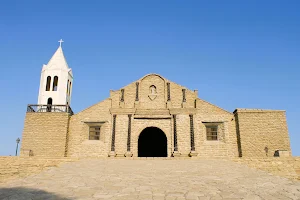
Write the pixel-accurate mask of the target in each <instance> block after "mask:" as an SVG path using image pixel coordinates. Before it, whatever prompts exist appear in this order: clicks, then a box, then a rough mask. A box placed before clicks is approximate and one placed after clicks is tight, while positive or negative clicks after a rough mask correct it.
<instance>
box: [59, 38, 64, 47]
mask: <svg viewBox="0 0 300 200" xmlns="http://www.w3.org/2000/svg"><path fill="white" fill-rule="evenodd" d="M58 42H59V46H60V47H61V43H63V42H64V41H63V40H62V39H60V40H59V41H58Z"/></svg>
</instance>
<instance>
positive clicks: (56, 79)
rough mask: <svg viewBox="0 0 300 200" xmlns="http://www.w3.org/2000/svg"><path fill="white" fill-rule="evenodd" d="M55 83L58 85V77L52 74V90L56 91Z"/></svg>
mask: <svg viewBox="0 0 300 200" xmlns="http://www.w3.org/2000/svg"><path fill="white" fill-rule="evenodd" d="M57 85H58V77H57V76H54V79H53V89H52V90H53V91H57Z"/></svg>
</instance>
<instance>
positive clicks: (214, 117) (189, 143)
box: [21, 74, 291, 158]
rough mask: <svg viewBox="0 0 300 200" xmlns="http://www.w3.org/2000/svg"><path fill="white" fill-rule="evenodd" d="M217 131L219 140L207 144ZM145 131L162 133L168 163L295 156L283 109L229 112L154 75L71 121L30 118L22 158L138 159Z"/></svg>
mask: <svg viewBox="0 0 300 200" xmlns="http://www.w3.org/2000/svg"><path fill="white" fill-rule="evenodd" d="M175 122H176V123H175ZM212 125H213V126H216V127H217V139H216V140H208V139H207V127H208V126H212ZM93 126H97V127H100V137H99V140H90V139H89V134H90V132H89V130H90V127H93ZM148 127H157V128H159V129H160V130H161V131H162V132H163V133H164V134H165V136H166V138H167V144H165V146H166V148H167V157H176V156H179V157H188V156H192V157H198V158H205V157H206V158H207V157H209V158H211V157H215V158H237V157H239V156H243V157H267V156H269V157H270V156H273V155H274V153H275V151H276V152H278V151H277V150H279V152H280V156H282V152H287V153H286V154H287V156H290V155H291V153H290V151H291V150H290V144H289V136H288V130H287V125H286V119H285V113H284V112H283V111H262V110H243V109H237V110H236V111H235V112H234V113H231V112H228V111H226V110H223V109H221V108H219V107H217V106H215V105H212V104H210V103H208V102H206V101H204V100H202V99H199V98H198V91H197V90H194V91H192V90H189V89H187V88H185V87H184V86H181V85H178V84H176V83H174V82H171V81H169V80H167V79H165V78H164V77H161V76H160V75H157V74H149V75H146V76H145V77H143V78H141V79H139V80H137V81H135V82H133V83H131V84H129V85H127V86H125V87H123V88H121V89H120V90H116V91H110V97H109V98H107V99H105V100H103V101H102V102H99V103H97V104H95V105H93V106H91V107H89V108H87V109H85V110H83V111H81V112H79V113H77V114H74V115H69V114H67V113H57V112H48V113H32V112H28V113H27V115H26V118H25V128H24V132H23V143H22V148H21V151H22V152H23V153H22V155H23V156H28V150H31V151H32V152H33V155H34V156H49V157H64V156H66V157H74V158H84V157H109V156H110V157H115V156H116V157H125V156H127V157H128V156H129V157H131V156H133V157H137V156H138V151H139V149H138V144H139V142H140V141H139V136H140V134H141V133H142V132H143V130H144V129H146V128H148ZM149 142H152V146H153V148H156V143H155V141H149ZM265 147H267V148H268V153H267V154H266V152H265Z"/></svg>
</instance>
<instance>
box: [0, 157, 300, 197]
mask: <svg viewBox="0 0 300 200" xmlns="http://www.w3.org/2000/svg"><path fill="white" fill-rule="evenodd" d="M0 199H5V200H11V199H24V200H28V199H43V200H44V199H45V200H46V199H47V200H48V199H66V200H68V199H82V200H92V199H126V200H130V199H142V200H148V199H151V200H156V199H157V200H160V199H163V200H172V199H174V200H183V199H185V200H192V199H195V200H196V199H197V200H201V199H211V200H213V199H228V200H229V199H249V200H256V199H300V181H291V180H289V179H286V178H282V177H277V176H272V175H270V174H268V173H266V172H263V171H259V170H255V169H251V168H248V167H246V166H244V165H239V164H237V163H233V162H230V161H224V160H159V159H154V160H125V159H116V160H109V159H106V160H94V159H93V160H81V161H77V162H73V163H65V164H63V165H61V166H60V167H58V168H51V169H48V170H46V171H43V172H42V173H40V174H37V175H34V176H30V177H26V178H22V179H17V180H13V181H10V182H7V183H3V184H0Z"/></svg>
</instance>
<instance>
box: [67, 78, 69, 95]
mask: <svg viewBox="0 0 300 200" xmlns="http://www.w3.org/2000/svg"><path fill="white" fill-rule="evenodd" d="M67 94H69V80H68V83H67Z"/></svg>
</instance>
